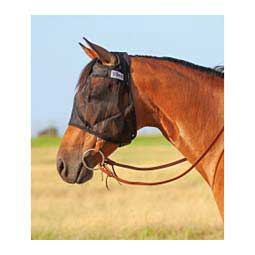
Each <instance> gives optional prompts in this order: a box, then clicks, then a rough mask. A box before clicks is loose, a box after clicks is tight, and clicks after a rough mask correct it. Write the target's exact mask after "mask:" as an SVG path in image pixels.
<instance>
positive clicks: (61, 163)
mask: <svg viewBox="0 0 255 255" xmlns="http://www.w3.org/2000/svg"><path fill="white" fill-rule="evenodd" d="M57 169H58V172H59V173H61V172H62V171H63V170H64V169H65V162H64V160H63V159H61V158H60V159H58V162H57Z"/></svg>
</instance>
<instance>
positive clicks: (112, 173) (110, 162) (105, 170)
mask: <svg viewBox="0 0 255 255" xmlns="http://www.w3.org/2000/svg"><path fill="white" fill-rule="evenodd" d="M223 131H224V127H222V129H221V130H220V132H219V133H218V134H217V136H216V137H215V138H214V140H213V141H212V143H211V144H210V145H209V146H208V147H207V149H206V150H205V151H204V152H203V153H202V154H201V156H200V157H199V158H198V159H197V160H196V161H195V162H194V163H193V164H192V165H191V166H190V167H189V168H188V169H187V170H186V171H184V172H182V173H181V174H179V175H177V176H175V177H172V178H170V179H167V180H162V181H157V182H141V181H128V180H125V179H122V178H121V177H119V176H118V175H117V173H116V171H115V170H114V166H122V167H123V166H124V167H125V168H128V169H133V170H145V171H146V170H157V169H162V168H165V167H168V166H173V165H176V164H180V163H182V162H184V161H186V159H180V160H177V161H175V162H172V163H168V164H165V165H161V166H156V167H147V168H141V167H134V166H129V165H125V164H121V163H117V162H115V161H113V160H110V159H106V160H105V162H104V163H103V164H102V165H100V166H99V169H100V170H101V171H102V172H103V173H105V174H106V188H107V189H108V190H109V186H108V178H109V177H112V178H114V179H115V180H116V181H118V182H119V183H120V184H121V183H125V184H130V185H143V186H145V185H147V186H154V185H160V184H165V183H169V182H173V181H175V180H177V179H180V178H181V177H183V176H184V175H186V174H188V173H189V172H190V171H191V170H192V169H194V168H195V167H196V166H197V165H198V164H199V162H200V161H201V160H202V159H203V158H204V157H205V156H206V154H207V153H208V152H209V150H210V149H211V148H212V146H213V145H214V144H215V143H216V141H217V140H218V139H219V137H220V136H221V134H222V133H223ZM108 165H111V167H112V171H111V170H110V169H109V167H108Z"/></svg>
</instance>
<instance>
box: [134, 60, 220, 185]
mask: <svg viewBox="0 0 255 255" xmlns="http://www.w3.org/2000/svg"><path fill="white" fill-rule="evenodd" d="M131 61H132V62H131V63H132V64H131V74H132V81H133V94H134V101H135V107H136V115H137V123H138V128H142V127H144V126H154V127H157V128H159V129H160V130H161V132H162V133H163V134H164V136H165V137H166V138H167V139H168V140H169V141H171V143H172V144H173V145H174V146H175V147H176V148H177V149H178V150H179V151H180V152H181V153H182V154H183V155H184V156H185V157H186V158H187V159H188V160H189V161H190V162H191V163H193V162H194V161H195V160H196V159H197V158H198V157H199V156H200V155H201V154H202V153H203V152H204V151H205V149H206V147H208V146H209V145H210V143H211V142H212V140H213V139H214V137H215V136H216V135H217V133H218V132H219V131H220V129H221V128H222V127H223V122H224V116H223V108H224V106H223V90H224V88H223V78H222V77H220V76H219V75H216V74H210V73H208V72H207V71H205V70H199V69H198V68H193V67H190V66H185V64H182V63H178V62H174V61H166V60H160V59H155V58H147V57H132V58H131ZM222 144H223V138H222V137H221V138H220V140H219V141H218V142H217V143H216V144H215V146H214V147H213V148H212V149H211V150H210V152H209V153H208V155H207V156H206V157H205V158H204V159H203V160H202V161H201V163H200V164H199V165H198V166H197V167H196V169H197V170H198V171H199V172H200V173H201V174H202V176H203V177H204V178H205V180H206V181H207V182H208V183H209V185H211V186H212V184H213V179H214V175H215V169H216V164H217V161H218V158H219V157H220V154H221V152H222V149H223V146H222Z"/></svg>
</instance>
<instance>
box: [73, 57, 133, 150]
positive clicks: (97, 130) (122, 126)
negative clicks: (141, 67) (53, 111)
mask: <svg viewBox="0 0 255 255" xmlns="http://www.w3.org/2000/svg"><path fill="white" fill-rule="evenodd" d="M114 54H115V55H116V57H117V59H118V62H117V64H116V65H115V66H105V65H102V63H101V62H100V61H99V60H98V59H94V60H92V62H93V63H91V64H92V65H91V70H90V71H89V75H88V77H87V79H86V81H85V84H84V86H83V85H82V86H81V89H80V90H78V91H77V92H76V95H75V97H74V104H73V110H72V114H71V119H70V121H69V125H73V126H76V127H79V128H81V129H84V130H86V131H87V132H89V133H91V134H93V135H95V136H97V137H99V138H102V139H104V140H106V141H108V142H111V143H115V144H118V145H119V146H123V145H126V144H129V143H131V141H132V140H133V139H134V138H135V137H136V133H137V127H136V116H135V107H134V101H133V97H132V91H131V82H130V58H129V56H128V54H127V53H119V52H115V53H114Z"/></svg>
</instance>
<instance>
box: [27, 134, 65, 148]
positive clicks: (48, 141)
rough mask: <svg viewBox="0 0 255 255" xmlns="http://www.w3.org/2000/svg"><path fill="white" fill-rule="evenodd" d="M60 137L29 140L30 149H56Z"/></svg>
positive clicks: (42, 137)
mask: <svg viewBox="0 0 255 255" xmlns="http://www.w3.org/2000/svg"><path fill="white" fill-rule="evenodd" d="M60 141H61V137H52V136H40V137H34V138H32V139H31V146H32V148H37V147H56V146H58V145H59V144H60Z"/></svg>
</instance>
